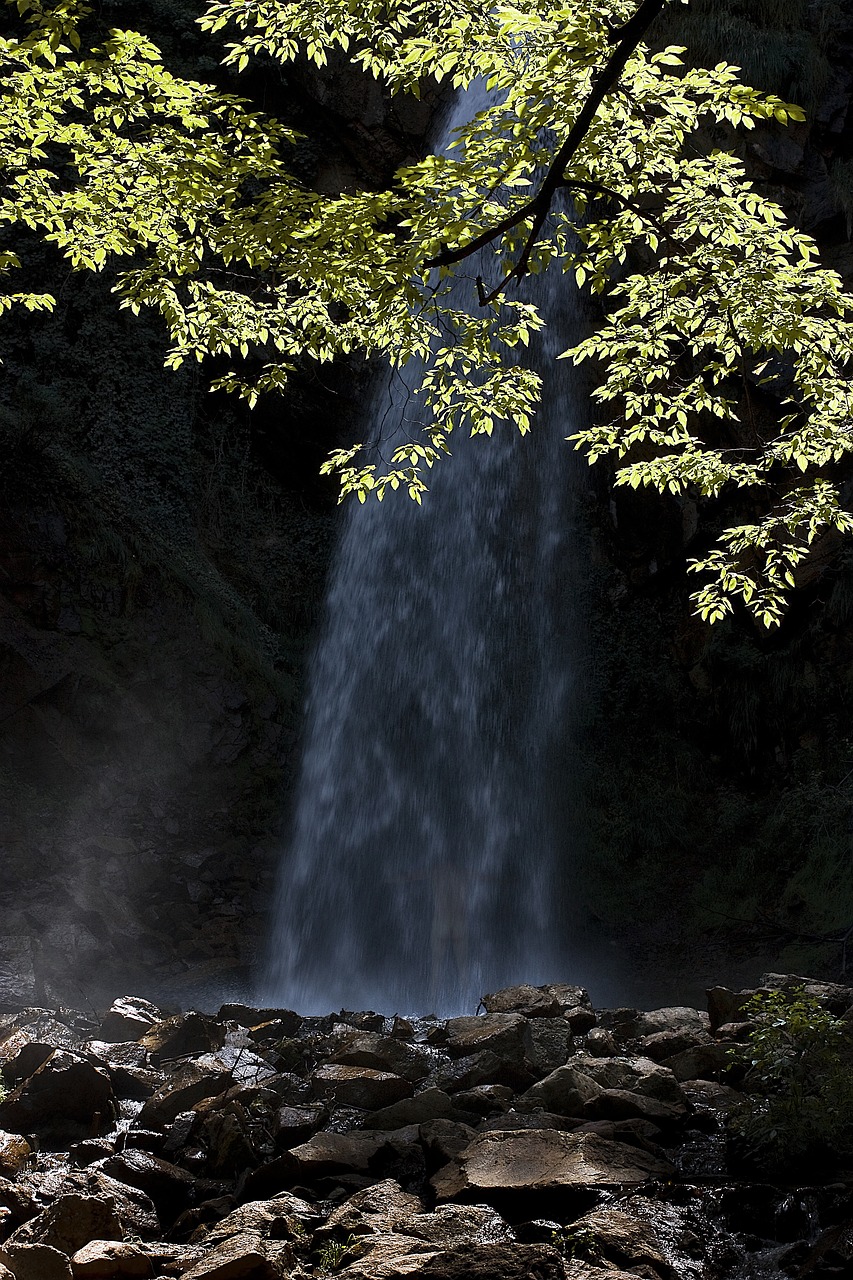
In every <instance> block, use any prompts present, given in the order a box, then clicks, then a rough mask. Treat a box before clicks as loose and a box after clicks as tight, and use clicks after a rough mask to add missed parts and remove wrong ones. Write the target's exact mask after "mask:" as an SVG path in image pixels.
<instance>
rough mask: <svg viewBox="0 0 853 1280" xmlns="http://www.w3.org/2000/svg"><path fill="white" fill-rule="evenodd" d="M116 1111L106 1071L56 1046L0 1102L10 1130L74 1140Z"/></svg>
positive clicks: (0, 1120) (1, 1121)
mask: <svg viewBox="0 0 853 1280" xmlns="http://www.w3.org/2000/svg"><path fill="white" fill-rule="evenodd" d="M116 1112H117V1104H116V1099H115V1096H114V1094H113V1090H112V1085H111V1084H110V1078H109V1076H108V1075H107V1073H106V1072H105V1071H104V1070H102V1069H101V1068H100V1067H94V1066H92V1064H91V1063H90V1062H87V1061H86V1059H85V1058H82V1057H80V1056H79V1055H77V1054H74V1053H70V1052H69V1051H68V1050H65V1049H55V1050H54V1051H53V1053H52V1054H51V1056H50V1057H49V1058H48V1059H47V1061H46V1062H44V1063H43V1064H42V1065H41V1066H40V1067H39V1068H38V1070H37V1071H36V1072H35V1073H34V1074H33V1075H32V1076H30V1078H29V1079H28V1080H25V1081H24V1083H23V1084H21V1085H19V1086H18V1088H17V1089H15V1090H14V1091H13V1092H12V1093H10V1094H9V1095H8V1096H7V1097H6V1098H5V1099H4V1101H3V1102H2V1103H0V1126H2V1127H3V1128H5V1129H9V1130H11V1132H12V1133H39V1134H41V1135H43V1136H44V1137H46V1138H48V1139H56V1140H60V1139H62V1138H63V1137H68V1136H69V1135H71V1138H72V1140H73V1139H74V1138H79V1137H94V1136H95V1135H96V1134H97V1133H98V1132H99V1130H100V1129H102V1128H108V1127H109V1125H110V1123H111V1122H112V1120H113V1118H114V1116H115V1115H116ZM81 1128H82V1129H84V1130H85V1132H84V1133H81V1132H80V1129H81Z"/></svg>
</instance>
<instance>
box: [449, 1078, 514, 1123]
mask: <svg viewBox="0 0 853 1280" xmlns="http://www.w3.org/2000/svg"><path fill="white" fill-rule="evenodd" d="M513 1096H514V1095H513V1092H512V1089H510V1088H509V1086H508V1085H505V1084H481V1085H478V1086H477V1088H476V1089H463V1090H462V1091H461V1092H460V1093H457V1094H456V1095H455V1096H454V1099H453V1101H454V1102H455V1103H456V1105H457V1106H458V1107H460V1108H461V1109H462V1110H463V1111H472V1112H473V1113H474V1115H481V1116H491V1115H494V1114H495V1112H496V1111H507V1110H508V1109H509V1105H510V1103H511V1102H512V1099H513Z"/></svg>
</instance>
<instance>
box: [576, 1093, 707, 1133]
mask: <svg viewBox="0 0 853 1280" xmlns="http://www.w3.org/2000/svg"><path fill="white" fill-rule="evenodd" d="M685 1111H686V1104H685V1102H684V1101H682V1102H680V1103H679V1104H678V1105H677V1106H673V1104H672V1103H671V1102H659V1101H658V1099H657V1098H649V1097H647V1096H646V1095H645V1094H642V1093H637V1092H635V1091H634V1090H632V1089H602V1090H601V1092H600V1093H597V1094H596V1095H595V1097H594V1098H590V1099H589V1101H588V1102H586V1103H584V1107H583V1114H584V1115H585V1116H589V1117H591V1118H592V1119H600V1120H628V1119H630V1118H631V1117H632V1116H637V1117H639V1118H640V1119H643V1120H651V1121H653V1122H654V1123H655V1124H659V1125H665V1124H674V1123H675V1122H677V1121H679V1120H681V1119H683V1117H684V1114H685Z"/></svg>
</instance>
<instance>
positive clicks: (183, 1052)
mask: <svg viewBox="0 0 853 1280" xmlns="http://www.w3.org/2000/svg"><path fill="white" fill-rule="evenodd" d="M224 1043H225V1028H224V1027H223V1026H222V1025H221V1024H220V1023H218V1022H216V1021H215V1020H214V1019H213V1018H208V1017H205V1015H204V1014H202V1013H179V1014H176V1015H175V1016H174V1017H173V1018H166V1019H165V1020H164V1021H162V1022H158V1023H155V1024H154V1026H152V1027H151V1028H150V1030H148V1031H147V1032H146V1033H145V1035H143V1036H142V1037H141V1038H140V1044H141V1045H142V1047H143V1048H144V1049H146V1050H147V1051H148V1053H150V1054H151V1061H152V1062H153V1063H154V1065H155V1066H161V1065H162V1064H163V1063H164V1062H170V1061H174V1060H175V1059H177V1058H184V1057H189V1056H190V1055H198V1054H204V1053H212V1052H213V1051H214V1050H216V1049H221V1048H222V1046H223V1044H224Z"/></svg>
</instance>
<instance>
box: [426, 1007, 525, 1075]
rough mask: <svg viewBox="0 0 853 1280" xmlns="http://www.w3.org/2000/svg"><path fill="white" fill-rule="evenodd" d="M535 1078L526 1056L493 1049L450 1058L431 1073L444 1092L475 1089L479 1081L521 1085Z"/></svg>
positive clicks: (508, 1015) (496, 1015)
mask: <svg viewBox="0 0 853 1280" xmlns="http://www.w3.org/2000/svg"><path fill="white" fill-rule="evenodd" d="M494 1016H495V1017H498V1016H499V1015H498V1014H495V1015H494ZM506 1016H507V1017H510V1016H511V1015H510V1014H507V1015H506ZM535 1079H536V1074H535V1072H534V1071H533V1069H532V1067H531V1064H530V1062H529V1060H528V1058H527V1057H526V1056H523V1055H519V1054H515V1055H511V1056H509V1057H505V1056H503V1055H501V1054H497V1053H495V1052H494V1051H493V1050H492V1049H483V1050H481V1051H480V1052H479V1053H472V1054H470V1055H467V1056H465V1057H463V1058H459V1059H457V1060H455V1061H453V1062H450V1063H449V1064H448V1065H447V1066H445V1067H440V1068H439V1069H438V1070H437V1071H435V1072H434V1073H433V1076H432V1080H433V1084H434V1085H436V1086H437V1087H438V1088H439V1089H444V1090H445V1092H446V1093H458V1092H459V1090H460V1089H475V1088H476V1087H477V1086H478V1085H481V1084H506V1085H509V1086H510V1088H521V1089H524V1088H527V1086H528V1085H530V1084H532V1083H533V1081H534V1080H535Z"/></svg>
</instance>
